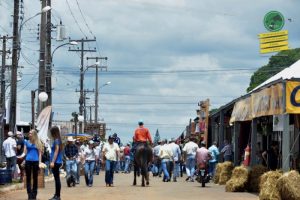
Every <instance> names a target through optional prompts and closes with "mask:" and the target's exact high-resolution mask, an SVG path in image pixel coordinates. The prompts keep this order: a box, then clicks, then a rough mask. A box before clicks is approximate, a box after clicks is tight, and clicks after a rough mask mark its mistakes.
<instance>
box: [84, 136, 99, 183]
mask: <svg viewBox="0 0 300 200" xmlns="http://www.w3.org/2000/svg"><path fill="white" fill-rule="evenodd" d="M96 154H97V151H96V149H95V148H94V142H93V141H92V140H91V141H89V146H88V147H87V148H85V149H84V151H83V155H84V157H85V164H84V174H85V183H86V185H87V186H88V187H92V186H93V173H94V169H95V163H96V160H97V159H98V158H97V156H96Z"/></svg>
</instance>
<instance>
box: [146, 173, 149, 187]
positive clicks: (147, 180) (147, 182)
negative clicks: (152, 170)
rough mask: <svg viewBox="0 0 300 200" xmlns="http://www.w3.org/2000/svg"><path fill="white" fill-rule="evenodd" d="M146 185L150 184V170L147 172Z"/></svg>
mask: <svg viewBox="0 0 300 200" xmlns="http://www.w3.org/2000/svg"><path fill="white" fill-rule="evenodd" d="M146 185H149V172H147V173H146Z"/></svg>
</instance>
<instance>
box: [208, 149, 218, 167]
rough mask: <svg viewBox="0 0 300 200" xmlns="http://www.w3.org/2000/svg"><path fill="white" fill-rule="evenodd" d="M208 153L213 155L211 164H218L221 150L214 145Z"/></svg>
mask: <svg viewBox="0 0 300 200" xmlns="http://www.w3.org/2000/svg"><path fill="white" fill-rule="evenodd" d="M208 151H209V152H210V153H211V159H210V160H209V162H211V163H214V162H217V161H218V160H219V158H218V157H219V154H220V152H219V149H218V147H216V146H215V145H212V146H211V147H209V149H208Z"/></svg>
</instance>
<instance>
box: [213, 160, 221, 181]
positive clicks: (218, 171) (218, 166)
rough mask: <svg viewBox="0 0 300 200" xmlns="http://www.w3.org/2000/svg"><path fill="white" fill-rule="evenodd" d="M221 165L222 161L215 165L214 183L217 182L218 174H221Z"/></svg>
mask: <svg viewBox="0 0 300 200" xmlns="http://www.w3.org/2000/svg"><path fill="white" fill-rule="evenodd" d="M222 165H223V163H218V164H217V166H216V173H215V176H214V183H215V184H218V183H219V179H220V174H221V171H222Z"/></svg>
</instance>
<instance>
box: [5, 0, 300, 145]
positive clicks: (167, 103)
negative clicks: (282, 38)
mask: <svg viewBox="0 0 300 200" xmlns="http://www.w3.org/2000/svg"><path fill="white" fill-rule="evenodd" d="M23 1H24V18H25V19H28V18H29V17H31V16H33V15H35V14H36V13H38V12H39V11H40V9H41V5H40V1H38V0H23ZM52 8H53V9H52V16H53V18H52V21H53V24H54V25H56V24H58V23H59V21H60V20H61V21H62V23H63V24H64V25H65V26H66V28H67V36H68V37H70V38H71V39H81V38H83V37H87V38H89V39H92V38H94V37H96V38H97V42H96V43H95V42H91V43H89V44H88V45H86V48H90V49H93V48H97V50H98V52H97V53H87V54H86V55H85V56H105V57H108V62H107V63H106V62H105V63H104V62H103V63H102V65H107V66H108V71H107V72H105V71H103V72H101V73H100V75H99V78H100V83H99V85H103V84H105V83H106V82H108V81H110V82H111V84H110V85H108V86H105V87H102V88H101V89H100V97H99V106H100V109H99V115H100V117H99V118H101V119H103V120H104V121H105V122H106V123H107V126H108V128H110V129H111V130H110V131H108V133H109V134H112V133H114V132H116V133H118V134H119V136H120V137H121V139H122V140H123V141H124V142H127V141H128V140H129V139H130V138H131V137H132V135H133V131H134V129H135V127H136V124H137V121H138V120H139V119H143V120H144V122H145V125H146V126H147V127H148V128H149V129H150V131H151V133H152V135H154V134H155V131H156V129H158V130H159V132H160V135H161V137H162V138H171V137H177V136H179V135H180V134H181V133H182V131H183V130H184V129H185V126H186V125H187V124H188V122H189V119H190V118H192V119H193V118H194V117H196V109H197V103H198V102H199V101H201V100H205V99H207V98H209V99H210V102H211V105H210V107H211V108H218V107H220V106H222V105H224V104H226V103H228V102H229V101H231V100H233V99H234V98H236V97H239V96H241V95H243V94H245V91H246V88H247V87H248V85H249V80H250V76H251V74H252V73H253V72H254V71H255V70H256V69H257V68H259V67H261V66H262V65H265V64H267V63H268V59H269V57H270V56H271V55H272V54H267V55H260V54H259V43H258V37H257V35H258V34H259V33H263V32H267V31H266V29H265V28H264V25H263V18H264V15H265V14H266V13H267V12H269V11H271V10H276V11H280V12H281V13H282V14H283V15H284V17H285V18H286V22H285V26H284V29H286V30H288V31H289V46H290V48H297V47H299V46H300V29H299V27H300V14H299V8H300V2H299V1H298V0H276V1H271V0H264V1H259V0H253V1H240V0H227V1H222V0H201V1H200V0H163V1H162V0H53V1H52ZM12 13H13V1H12V0H0V17H1V21H0V35H4V34H9V35H11V34H12V27H11V23H12V17H11V14H12ZM288 19H290V20H288ZM38 23H39V17H36V18H34V19H32V20H30V21H28V22H27V23H26V24H25V25H24V26H23V30H22V52H21V58H20V65H22V66H24V68H22V69H20V70H19V71H20V73H21V74H20V76H22V80H21V81H19V82H18V103H19V104H20V110H21V119H22V120H23V121H30V120H31V114H30V90H33V89H36V88H37V86H38V67H37V66H38V56H39V42H38V40H37V33H38V30H37V28H38ZM55 37H56V32H55V31H54V32H53V38H54V39H53V42H52V43H53V47H52V49H54V48H55V47H57V46H58V45H60V44H63V43H64V42H67V40H66V41H63V42H56V41H55ZM1 48H2V47H1ZM8 62H9V60H8ZM53 63H54V65H55V66H54V69H53V87H54V90H53V111H54V119H55V120H67V121H69V120H70V119H71V113H72V112H73V111H77V112H78V107H79V105H78V98H79V93H78V92H75V91H76V89H77V90H78V89H79V65H80V55H79V54H77V53H74V52H68V47H66V48H64V47H63V48H60V49H59V50H57V51H56V52H55V55H54V58H53ZM92 64H94V62H93V61H89V62H86V60H85V66H88V65H92ZM94 85H95V70H94V69H88V70H87V72H86V74H85V82H84V87H85V88H86V89H90V90H92V89H94V88H95V86H94ZM88 97H89V98H90V99H89V100H87V105H93V104H94V94H92V93H90V94H88Z"/></svg>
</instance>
